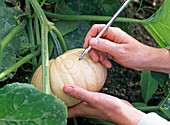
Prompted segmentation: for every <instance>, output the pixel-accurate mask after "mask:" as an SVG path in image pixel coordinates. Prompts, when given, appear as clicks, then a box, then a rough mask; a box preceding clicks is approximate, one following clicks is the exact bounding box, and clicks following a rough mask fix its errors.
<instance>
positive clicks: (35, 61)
mask: <svg viewBox="0 0 170 125" xmlns="http://www.w3.org/2000/svg"><path fill="white" fill-rule="evenodd" d="M26 10H27V12H28V34H29V41H30V43H31V46H32V48H31V53H32V52H34V51H35V49H34V46H35V39H34V33H33V26H32V18H30V17H31V8H30V3H29V1H28V0H26ZM32 63H33V70H35V69H36V67H35V66H36V65H37V59H36V57H35V58H33V59H32Z"/></svg>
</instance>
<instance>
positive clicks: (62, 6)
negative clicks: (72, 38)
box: [54, 0, 78, 36]
mask: <svg viewBox="0 0 170 125" xmlns="http://www.w3.org/2000/svg"><path fill="white" fill-rule="evenodd" d="M55 13H57V14H67V15H74V14H75V13H74V11H73V10H72V9H71V8H70V7H69V6H68V5H67V4H66V3H65V0H60V1H59V2H57V3H56V6H55ZM54 25H55V26H56V27H57V29H58V30H59V31H60V33H61V34H62V35H63V36H64V35H66V34H68V33H70V32H72V31H74V30H75V29H76V28H77V27H78V22H77V21H56V22H55V23H54Z"/></svg>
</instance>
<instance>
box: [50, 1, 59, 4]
mask: <svg viewBox="0 0 170 125" xmlns="http://www.w3.org/2000/svg"><path fill="white" fill-rule="evenodd" d="M58 1H59V0H47V2H48V3H50V4H54V3H55V2H58Z"/></svg>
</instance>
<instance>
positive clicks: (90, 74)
mask: <svg viewBox="0 0 170 125" xmlns="http://www.w3.org/2000/svg"><path fill="white" fill-rule="evenodd" d="M83 51H84V49H73V50H69V51H67V52H65V53H64V54H63V55H61V56H59V57H57V58H56V59H51V60H50V61H49V72H50V89H51V94H53V95H55V96H57V97H58V98H59V99H61V100H62V101H63V102H64V103H65V104H66V106H67V107H70V106H74V105H76V104H78V103H80V102H81V101H80V100H77V99H75V98H73V97H71V96H68V95H67V94H65V93H64V92H63V87H64V85H67V84H72V85H77V86H80V87H82V88H84V89H86V90H89V91H93V92H97V91H99V90H100V89H101V88H102V87H103V84H104V83H105V80H106V76H107V69H106V67H104V66H103V65H102V64H101V63H100V62H97V63H94V62H93V60H92V59H91V57H90V56H89V55H88V54H86V55H85V56H84V57H83V58H82V59H81V60H79V57H80V55H81V54H82V52H83ZM31 84H33V85H34V86H35V87H36V88H37V89H39V90H42V66H40V67H39V68H38V69H37V70H36V72H35V73H34V75H33V78H32V81H31Z"/></svg>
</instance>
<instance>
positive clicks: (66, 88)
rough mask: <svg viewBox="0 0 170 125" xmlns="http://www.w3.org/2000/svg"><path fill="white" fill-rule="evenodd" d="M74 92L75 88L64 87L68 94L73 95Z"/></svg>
mask: <svg viewBox="0 0 170 125" xmlns="http://www.w3.org/2000/svg"><path fill="white" fill-rule="evenodd" d="M72 90H73V87H71V86H66V87H64V92H65V93H67V94H71V93H72Z"/></svg>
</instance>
